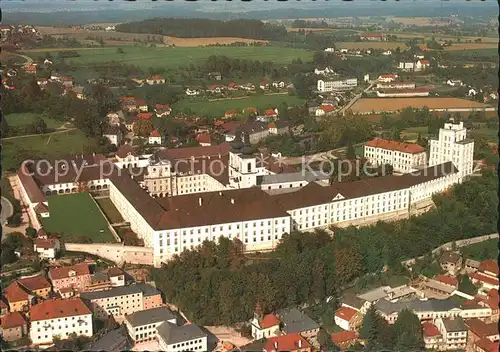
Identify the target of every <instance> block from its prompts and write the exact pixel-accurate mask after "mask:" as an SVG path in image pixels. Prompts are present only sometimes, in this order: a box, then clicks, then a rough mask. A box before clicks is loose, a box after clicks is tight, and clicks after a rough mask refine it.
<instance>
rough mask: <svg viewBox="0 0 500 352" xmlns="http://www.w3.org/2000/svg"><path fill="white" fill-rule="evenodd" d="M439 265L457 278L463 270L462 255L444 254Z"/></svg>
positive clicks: (454, 253) (457, 253)
mask: <svg viewBox="0 0 500 352" xmlns="http://www.w3.org/2000/svg"><path fill="white" fill-rule="evenodd" d="M439 265H440V266H441V269H443V270H445V271H447V272H448V273H449V274H450V275H452V276H456V275H457V274H458V273H459V272H460V270H461V269H462V255H461V254H460V252H450V251H447V252H444V253H443V254H442V255H441V257H440V258H439Z"/></svg>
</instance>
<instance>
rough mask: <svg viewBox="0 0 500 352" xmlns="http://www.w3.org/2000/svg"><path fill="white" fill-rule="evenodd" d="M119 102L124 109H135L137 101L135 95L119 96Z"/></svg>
mask: <svg viewBox="0 0 500 352" xmlns="http://www.w3.org/2000/svg"><path fill="white" fill-rule="evenodd" d="M120 104H121V107H122V110H124V111H129V112H131V111H136V110H137V101H136V99H135V97H120Z"/></svg>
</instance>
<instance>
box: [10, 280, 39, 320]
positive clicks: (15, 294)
mask: <svg viewBox="0 0 500 352" xmlns="http://www.w3.org/2000/svg"><path fill="white" fill-rule="evenodd" d="M3 295H4V297H5V299H6V300H7V303H8V304H9V311H10V312H27V311H28V310H29V307H30V306H31V305H32V304H33V302H34V298H35V296H34V295H33V294H31V293H29V292H28V290H26V289H25V288H24V287H22V286H21V285H20V284H19V283H18V282H17V280H16V281H13V282H12V283H11V284H10V285H9V286H7V287H6V288H5V289H4V290H3Z"/></svg>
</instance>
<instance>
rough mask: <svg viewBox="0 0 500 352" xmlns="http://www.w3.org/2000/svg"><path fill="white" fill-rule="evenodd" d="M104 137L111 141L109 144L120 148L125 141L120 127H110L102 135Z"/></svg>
mask: <svg viewBox="0 0 500 352" xmlns="http://www.w3.org/2000/svg"><path fill="white" fill-rule="evenodd" d="M102 135H103V137H106V138H107V139H108V140H109V143H111V144H114V145H116V146H117V147H119V146H120V145H121V143H122V140H123V132H122V129H121V127H120V125H109V126H107V128H106V129H105V130H104V132H103V133H102Z"/></svg>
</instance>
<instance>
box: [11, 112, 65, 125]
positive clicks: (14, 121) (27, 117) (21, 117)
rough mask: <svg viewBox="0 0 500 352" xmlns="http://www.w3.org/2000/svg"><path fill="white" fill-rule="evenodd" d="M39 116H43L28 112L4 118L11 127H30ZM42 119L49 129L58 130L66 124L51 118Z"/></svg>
mask: <svg viewBox="0 0 500 352" xmlns="http://www.w3.org/2000/svg"><path fill="white" fill-rule="evenodd" d="M39 116H41V115H39V114H34V113H30V112H26V113H19V114H8V115H5V116H4V118H5V120H6V121H7V123H8V124H9V126H22V125H29V124H31V123H33V122H35V119H36V118H37V117H39ZM42 119H43V120H44V121H45V123H46V124H47V128H49V129H56V128H58V127H61V126H62V125H63V124H64V122H61V121H57V120H54V119H51V118H50V117H45V116H43V117H42Z"/></svg>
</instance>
